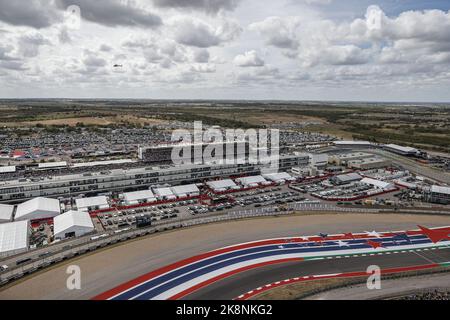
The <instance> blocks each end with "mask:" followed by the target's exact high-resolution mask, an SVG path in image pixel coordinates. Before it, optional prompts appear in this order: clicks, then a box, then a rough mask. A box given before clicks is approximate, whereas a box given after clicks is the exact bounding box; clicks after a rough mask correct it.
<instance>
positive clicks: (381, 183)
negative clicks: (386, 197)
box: [361, 178, 394, 190]
mask: <svg viewBox="0 0 450 320" xmlns="http://www.w3.org/2000/svg"><path fill="white" fill-rule="evenodd" d="M361 183H365V184H368V185H371V186H373V187H376V188H378V189H382V190H388V189H391V188H393V187H394V185H393V184H392V183H389V182H385V181H381V180H376V179H371V178H364V179H362V180H361Z"/></svg>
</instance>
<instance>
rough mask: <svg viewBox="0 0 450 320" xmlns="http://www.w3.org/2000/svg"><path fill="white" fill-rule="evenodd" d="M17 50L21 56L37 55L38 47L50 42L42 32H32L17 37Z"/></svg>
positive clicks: (31, 56)
mask: <svg viewBox="0 0 450 320" xmlns="http://www.w3.org/2000/svg"><path fill="white" fill-rule="evenodd" d="M18 44H19V52H20V53H21V55H22V56H24V57H28V58H33V57H36V56H37V55H39V49H40V47H41V46H43V45H50V44H51V42H50V41H49V40H48V39H46V38H45V37H44V36H42V34H40V33H36V32H32V33H28V34H25V35H23V36H21V37H20V38H19V41H18Z"/></svg>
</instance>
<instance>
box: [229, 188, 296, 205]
mask: <svg viewBox="0 0 450 320" xmlns="http://www.w3.org/2000/svg"><path fill="white" fill-rule="evenodd" d="M302 200H304V198H303V197H300V196H299V195H298V194H297V193H295V192H290V191H286V192H282V193H273V192H272V193H269V194H265V195H257V196H253V197H248V198H245V199H240V200H238V201H237V204H238V205H240V206H241V207H244V206H249V205H252V204H254V205H255V207H261V206H263V205H274V204H283V203H288V202H294V201H302Z"/></svg>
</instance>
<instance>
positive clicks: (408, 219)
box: [0, 214, 450, 299]
mask: <svg viewBox="0 0 450 320" xmlns="http://www.w3.org/2000/svg"><path fill="white" fill-rule="evenodd" d="M418 224H421V225H425V226H428V227H438V226H446V225H450V218H449V217H445V216H430V215H399V214H382V215H368V214H338V215H336V214H319V215H317V214H316V215H296V216H288V217H279V218H264V219H250V220H244V221H235V222H228V223H220V224H213V225H204V226H199V227H194V228H188V229H182V230H177V231H175V232H167V233H162V234H158V235H155V236H150V237H146V238H142V239H138V240H136V241H130V242H126V243H123V244H120V245H117V246H115V247H109V248H107V249H105V250H101V251H98V252H94V253H93V254H88V255H84V256H81V257H79V258H77V259H74V260H70V261H67V262H65V263H62V264H58V265H56V266H55V267H53V268H52V269H47V270H43V271H42V272H39V273H37V274H34V275H33V276H30V277H27V278H25V279H24V280H22V281H18V282H16V283H13V284H12V285H10V286H8V287H6V288H1V289H0V299H91V298H93V297H95V296H98V295H99V294H101V293H103V292H106V291H108V290H110V289H111V288H114V287H116V286H119V285H121V284H123V283H126V282H127V281H130V280H132V279H135V278H136V277H139V276H141V275H143V274H147V273H149V272H151V271H152V270H156V269H158V268H162V267H164V266H167V265H169V264H172V263H175V262H177V261H180V260H183V259H187V258H189V257H192V256H195V255H198V254H201V253H204V252H208V251H211V250H216V249H217V248H222V247H225V246H232V245H235V244H237V243H244V242H248V241H255V240H261V239H269V238H279V237H296V236H297V237H298V236H300V235H315V234H316V235H317V234H318V233H320V232H327V233H330V234H337V233H341V232H355V233H356V232H364V231H366V230H367V231H372V230H377V231H386V230H410V229H415V228H417V225H418ZM336 261H337V260H336ZM304 263H305V265H309V264H314V261H307V262H304ZM327 263H329V262H327ZM332 263H334V260H333V262H332ZM339 263H340V262H339ZM73 264H75V265H78V266H79V267H80V268H81V272H82V274H81V278H82V287H81V290H68V289H67V287H66V280H67V277H68V275H67V273H66V270H67V267H68V266H69V265H73ZM284 266H290V264H285V265H275V266H271V267H264V268H263V269H260V270H261V271H263V272H265V270H269V271H270V270H271V268H272V267H284ZM253 272H254V271H249V273H245V274H247V275H252V274H253ZM286 272H287V274H286V275H280V279H285V278H286V277H288V276H289V272H288V271H286ZM241 276H242V274H240V275H236V276H233V277H231V278H229V279H225V280H222V281H224V282H222V283H224V284H226V283H227V282H228V281H231V280H233V279H234V277H241ZM236 279H237V278H236ZM280 279H277V280H280ZM267 280H268V281H264V282H265V283H267V282H270V281H271V279H269V278H268V279H267ZM251 284H252V283H251V281H249V282H248V285H245V286H243V287H242V289H243V290H244V291H246V290H247V288H249V287H251ZM215 285H216V284H214V285H212V286H210V287H209V288H210V289H211V290H213V289H214V287H215ZM250 289H251V288H250ZM237 291H241V290H236V293H237V294H241V293H243V292H237ZM203 293H204V291H198V292H196V293H195V294H198V295H199V296H198V297H200V295H202V294H203ZM232 295H234V292H233V293H232V294H230V295H229V297H231V296H232ZM193 297H195V296H194V295H192V296H187V297H186V298H193ZM217 297H220V294H218V295H217Z"/></svg>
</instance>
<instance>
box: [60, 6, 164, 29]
mask: <svg viewBox="0 0 450 320" xmlns="http://www.w3.org/2000/svg"><path fill="white" fill-rule="evenodd" d="M56 1H57V5H58V7H59V8H60V9H62V10H65V9H66V8H67V7H69V6H71V5H77V6H79V7H80V11H81V17H82V18H83V19H84V20H87V21H90V22H94V23H98V24H102V25H105V26H109V27H117V26H131V27H147V28H152V27H158V26H160V25H162V20H161V18H160V17H159V16H158V15H156V14H153V13H151V12H149V11H148V10H146V9H145V8H143V7H138V6H136V5H135V2H134V1H125V2H124V1H120V0H95V1H92V0H56Z"/></svg>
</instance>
